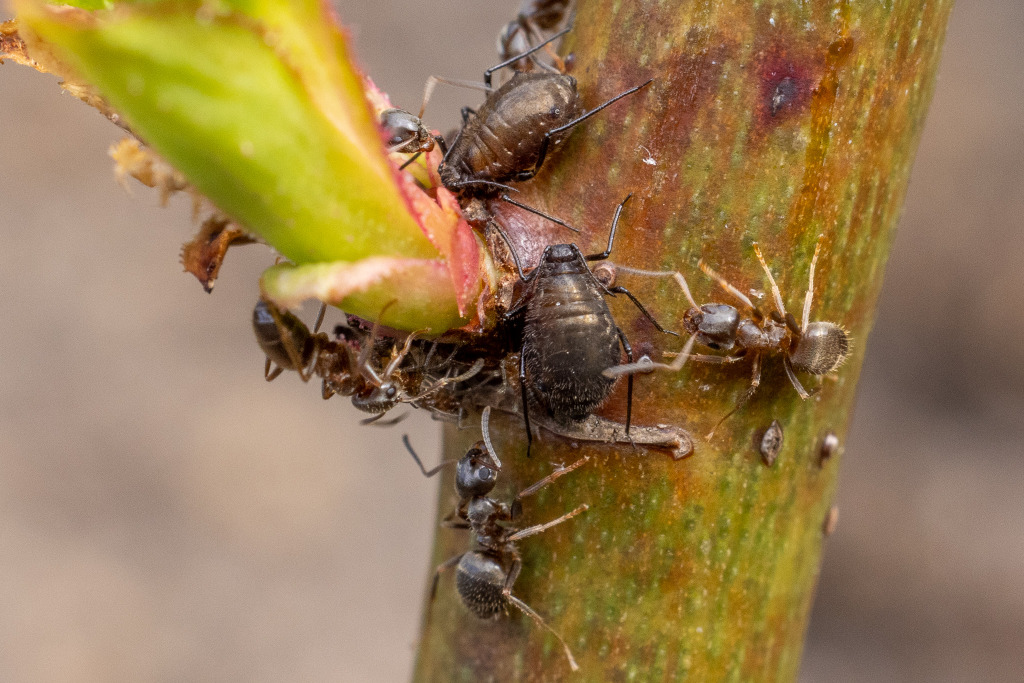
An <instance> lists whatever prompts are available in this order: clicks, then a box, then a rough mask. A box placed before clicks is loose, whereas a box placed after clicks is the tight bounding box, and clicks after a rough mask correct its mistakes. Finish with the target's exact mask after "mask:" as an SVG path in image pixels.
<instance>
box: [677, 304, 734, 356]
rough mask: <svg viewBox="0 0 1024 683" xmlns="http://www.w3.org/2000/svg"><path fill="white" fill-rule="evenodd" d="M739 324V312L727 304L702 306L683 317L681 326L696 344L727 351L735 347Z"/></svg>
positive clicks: (692, 309) (689, 311)
mask: <svg viewBox="0 0 1024 683" xmlns="http://www.w3.org/2000/svg"><path fill="white" fill-rule="evenodd" d="M739 324H740V313H739V311H737V310H736V308H735V307H734V306H730V305H728V304H704V305H703V306H701V307H700V308H691V309H690V310H688V311H687V312H686V313H685V314H684V315H683V326H684V327H685V328H686V331H687V332H689V333H690V334H692V335H694V336H695V337H696V338H697V343H698V344H703V345H704V346H706V347H708V348H709V349H715V350H717V351H728V350H729V349H731V348H732V347H733V346H735V345H736V330H737V328H738V327H739Z"/></svg>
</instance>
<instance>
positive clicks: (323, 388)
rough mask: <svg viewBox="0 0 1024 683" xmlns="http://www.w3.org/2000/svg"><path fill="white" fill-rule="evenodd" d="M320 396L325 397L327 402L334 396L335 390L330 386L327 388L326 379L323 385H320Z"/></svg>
mask: <svg viewBox="0 0 1024 683" xmlns="http://www.w3.org/2000/svg"><path fill="white" fill-rule="evenodd" d="M320 395H321V396H323V397H324V400H325V401H326V400H327V399H329V398H330V397H331V396H334V389H331V388H330V387H329V386H327V380H326V379H325V380H324V381H323V384H321V385H320Z"/></svg>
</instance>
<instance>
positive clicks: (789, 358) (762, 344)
mask: <svg viewBox="0 0 1024 683" xmlns="http://www.w3.org/2000/svg"><path fill="white" fill-rule="evenodd" d="M823 238H824V236H821V237H819V238H818V243H817V245H816V246H815V247H814V256H813V257H811V267H810V272H809V273H808V276H807V280H808V281H807V294H806V296H805V297H804V309H803V320H802V324H798V323H797V321H796V318H794V317H793V314H792V313H788V312H787V311H786V307H785V305H784V304H783V303H782V294H781V293H780V292H779V286H778V285H777V284H776V283H775V278H774V277H773V276H772V272H771V270H770V269H769V268H768V264H767V263H766V262H765V260H764V256H763V255H762V254H761V249H760V247H759V246H758V245H757V244H756V243H755V244H754V253H755V254H756V255H757V260H758V261H760V262H761V267H762V268H763V269H764V272H765V274H766V275H767V276H768V281H769V283H771V288H772V295H773V298H774V301H775V306H776V309H777V310H775V311H772V312H771V314H770V315H769V316H765V315H764V314H763V313H762V312H761V311H760V309H758V308H757V306H755V305H754V304H753V302H751V301H750V299H749V298H748V297H747V296H746V295H745V294H743V293H742V292H741V291H739V290H738V289H737V288H736V287H734V286H733V285H731V284H730V283H729V282H728V281H726V279H725V278H723V277H722V276H721V275H719V274H718V273H716V272H715V271H714V270H712V269H711V268H710V267H708V266H707V265H706V264H705V263H704V262H703V261H701V262H700V264H699V265H700V268H701V270H703V271H704V273H705V274H706V275H707V276H708V277H710V278H711V279H712V280H714V281H715V282H716V283H718V285H719V286H720V287H721V288H722V289H724V290H725V291H726V292H728V293H729V294H731V295H732V296H733V297H735V298H736V299H737V300H738V301H739V302H740V303H741V304H743V308H745V309H746V310H747V311H749V312H750V317H746V316H743V315H741V313H740V310H738V309H737V308H736V307H734V306H731V305H729V304H719V303H710V304H704V305H703V306H698V305H697V302H696V301H694V299H693V296H692V295H691V294H690V288H689V287H688V286H687V284H686V280H685V278H683V276H682V274H681V273H679V272H664V271H653V272H652V271H633V272H637V273H643V274H648V275H672V276H673V277H674V278H675V279H676V282H677V283H679V286H680V288H681V289H682V290H683V294H685V295H686V300H687V301H689V302H690V309H689V310H688V311H686V313H685V314H684V315H683V326H684V327H685V328H686V331H687V332H689V333H690V335H691V337H690V338H689V339H688V340H687V342H686V344H685V345H684V346H683V349H682V351H681V352H680V353H679V354H678V355H677V356H676V358H675V360H674V361H672V363H670V364H665V363H654V362H651V361H650V359H648V360H647V361H641V362H638V363H633V364H630V365H615V366H612V367H609V368H608V369H607V370H605V371H604V375H605V377H608V378H610V379H611V378H615V377H618V376H619V375H631V374H633V373H635V372H647V371H651V370H670V371H677V370H679V369H681V368H682V367H683V364H684V363H685V362H686V361H687V360H694V361H698V362H701V363H717V364H724V363H735V362H737V361H740V360H743V359H744V358H747V357H750V358H751V366H752V369H751V373H752V376H751V380H750V388H749V389H748V390H747V393H746V394H744V395H743V397H742V398H741V399H740V400H739V402H738V403H737V404H736V406H735V407H734V408H733V409H732V410H730V411H729V412H728V413H727V414H726V415H725V417H723V418H722V419H721V420H719V422H718V424H716V425H715V427H714V428H713V429H712V430H711V432H709V433H708V435H707V438H708V439H710V438H711V437H712V436H713V435H714V433H715V430H717V429H718V427H719V426H720V425H721V424H722V422H724V421H725V420H726V418H728V417H729V416H730V415H732V414H733V413H734V412H736V411H737V410H739V409H740V408H741V407H742V406H743V405H744V404H745V403H746V402H747V401H749V400H750V398H751V397H752V396H753V395H754V392H756V391H757V387H758V386H759V385H760V383H761V356H762V355H764V354H768V353H780V354H782V362H783V366H784V367H785V369H786V376H787V377H789V381H790V383H791V384H792V385H793V388H794V389H796V391H797V393H798V394H799V395H800V398H802V399H804V400H806V399H808V398H810V397H811V393H810V392H808V391H807V390H806V389H804V387H803V385H802V384H801V383H800V380H799V379H798V378H797V376H796V371H798V370H799V371H801V372H807V373H810V374H812V375H819V376H820V375H827V374H828V373H830V372H833V371H834V370H836V369H837V368H839V366H840V365H842V364H843V361H845V360H846V358H847V357H848V356H849V353H850V337H849V334H848V333H847V332H846V330H844V329H843V328H842V326H840V325H838V324H836V323H833V322H825V321H816V322H811V321H810V315H811V302H812V300H813V297H814V268H815V266H816V265H817V262H818V254H819V252H820V251H821V242H822V239H823ZM622 270H624V271H626V272H629V269H622ZM695 343H697V344H701V345H703V346H706V347H708V348H710V349H714V350H716V351H733V353H732V354H730V355H726V356H715V355H707V354H698V353H690V350H691V349H692V348H693V345H694V344H695Z"/></svg>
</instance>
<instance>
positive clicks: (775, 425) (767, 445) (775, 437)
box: [758, 420, 783, 467]
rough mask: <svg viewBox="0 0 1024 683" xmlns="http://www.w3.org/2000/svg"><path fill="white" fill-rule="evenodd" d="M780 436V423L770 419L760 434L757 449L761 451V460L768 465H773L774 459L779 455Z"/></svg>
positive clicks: (780, 448)
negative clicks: (766, 427) (769, 423)
mask: <svg viewBox="0 0 1024 683" xmlns="http://www.w3.org/2000/svg"><path fill="white" fill-rule="evenodd" d="M782 436H783V434H782V425H781V424H779V421H778V420H772V423H771V425H769V426H768V429H766V430H764V433H763V434H761V440H760V443H759V444H758V451H759V452H760V453H761V462H763V463H764V464H765V465H767V466H768V467H771V466H772V465H774V464H775V460H776V459H777V458H778V457H779V451H781V450H782Z"/></svg>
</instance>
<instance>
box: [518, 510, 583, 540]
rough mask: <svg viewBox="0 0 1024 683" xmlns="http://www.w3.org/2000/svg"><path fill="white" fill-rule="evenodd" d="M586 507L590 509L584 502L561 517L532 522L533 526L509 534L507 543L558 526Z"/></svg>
mask: <svg viewBox="0 0 1024 683" xmlns="http://www.w3.org/2000/svg"><path fill="white" fill-rule="evenodd" d="M588 509H590V506H589V505H587V504H586V503H584V504H583V505H580V506H579V507H578V508H576V509H575V510H573V511H572V512H567V513H565V514H564V515H562V516H561V517H558V518H556V519H553V520H551V521H550V522H545V523H544V524H534V525H533V526H528V527H526V528H525V529H520V530H519V531H517V532H515V533H514V534H512V535H510V536H509V537H508V539H506V540H507V541H508V542H509V543H515V542H517V541H521V540H523V539H524V538H529V537H530V536H536V535H537V534H539V533H542V532H544V531H547V530H548V529H550V528H551V527H553V526H558V525H559V524H561V523H562V522H568V521H569V520H570V519H572V518H573V517H575V516H576V515H578V514H580V513H581V512H586V511H587V510H588Z"/></svg>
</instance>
